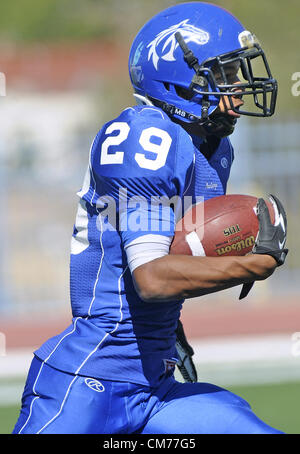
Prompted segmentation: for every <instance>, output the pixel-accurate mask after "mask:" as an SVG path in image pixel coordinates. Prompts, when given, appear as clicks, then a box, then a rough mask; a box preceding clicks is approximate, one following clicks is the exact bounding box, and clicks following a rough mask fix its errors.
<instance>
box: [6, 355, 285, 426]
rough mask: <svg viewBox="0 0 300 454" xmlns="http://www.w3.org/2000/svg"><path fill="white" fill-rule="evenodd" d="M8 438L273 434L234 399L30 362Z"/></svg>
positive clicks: (216, 390) (193, 387)
mask: <svg viewBox="0 0 300 454" xmlns="http://www.w3.org/2000/svg"><path fill="white" fill-rule="evenodd" d="M13 433H14V434H18V433H20V434H40V433H41V434H132V433H138V434H277V433H282V432H280V431H278V430H275V429H273V428H272V427H270V426H268V425H267V424H265V423H264V422H263V421H261V420H260V419H259V418H257V416H256V415H255V414H254V413H253V412H252V410H251V408H250V406H249V404H248V403H247V402H246V401H245V400H243V399H242V398H240V397H239V396H237V395H235V394H233V393H231V392H229V391H227V390H225V389H222V388H220V387H218V386H215V385H212V384H208V383H180V382H177V381H175V379H174V378H173V377H166V379H165V381H164V382H163V383H162V385H161V386H160V387H159V388H150V387H147V386H142V385H138V384H133V383H123V382H117V381H107V380H98V379H93V378H92V377H82V376H79V375H72V374H68V373H65V372H62V371H59V370H57V369H54V368H52V367H50V366H49V365H47V364H45V363H43V362H42V361H41V360H39V359H38V358H36V357H35V358H34V359H33V361H32V364H31V367H30V370H29V373H28V377H27V381H26V384H25V388H24V392H23V397H22V408H21V411H20V416H19V419H18V421H17V423H16V426H15V428H14V431H13Z"/></svg>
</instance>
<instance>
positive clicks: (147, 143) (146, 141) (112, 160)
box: [100, 122, 172, 170]
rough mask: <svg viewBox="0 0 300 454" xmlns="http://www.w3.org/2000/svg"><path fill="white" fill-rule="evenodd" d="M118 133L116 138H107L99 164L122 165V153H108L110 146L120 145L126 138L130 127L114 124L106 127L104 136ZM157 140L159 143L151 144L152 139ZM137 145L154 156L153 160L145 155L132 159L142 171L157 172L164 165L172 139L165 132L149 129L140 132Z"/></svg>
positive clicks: (119, 123)
mask: <svg viewBox="0 0 300 454" xmlns="http://www.w3.org/2000/svg"><path fill="white" fill-rule="evenodd" d="M115 131H119V134H118V135H116V136H110V137H107V139H105V140H104V142H103V143H102V147H101V158H100V164H101V165H102V164H123V160H124V152H123V151H115V152H110V153H108V149H109V147H110V146H111V145H121V143H123V142H125V140H126V139H127V137H128V134H129V131H130V127H129V125H128V123H125V122H115V123H112V124H111V125H109V126H108V128H107V129H106V131H105V134H112V133H113V132H115ZM154 137H155V138H158V139H159V140H160V143H159V144H157V143H153V141H151V139H152V138H154ZM139 143H140V145H141V146H142V148H143V150H144V151H150V152H152V153H154V154H155V155H156V158H155V159H149V158H147V157H146V155H145V153H136V154H135V156H134V159H135V160H136V162H137V163H138V165H139V166H140V167H142V168H143V169H150V170H158V169H160V168H161V167H163V166H164V165H165V163H166V160H167V156H168V153H169V151H170V147H171V144H172V138H171V136H170V134H169V133H168V132H167V131H164V130H163V129H159V128H155V127H151V128H146V129H144V130H143V131H142V133H141V136H140V139H139Z"/></svg>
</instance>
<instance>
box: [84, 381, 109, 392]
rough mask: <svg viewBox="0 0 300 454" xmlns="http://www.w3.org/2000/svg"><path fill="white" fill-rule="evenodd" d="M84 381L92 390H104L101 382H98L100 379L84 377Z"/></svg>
mask: <svg viewBox="0 0 300 454" xmlns="http://www.w3.org/2000/svg"><path fill="white" fill-rule="evenodd" d="M84 382H85V384H86V385H87V386H88V387H89V388H91V389H92V390H93V391H96V392H97V393H103V391H105V388H104V386H103V385H102V383H100V381H98V380H95V379H94V378H86V379H85V380H84Z"/></svg>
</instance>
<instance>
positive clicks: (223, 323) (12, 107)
mask: <svg viewBox="0 0 300 454" xmlns="http://www.w3.org/2000/svg"><path fill="white" fill-rule="evenodd" d="M175 3H180V2H178V1H175V0H173V1H169V0H151V2H149V1H147V0H108V1H107V0H84V1H83V0H43V1H42V2H41V1H39V0H18V1H16V0H12V1H10V2H1V5H0V72H1V73H2V76H1V77H2V78H1V80H2V81H3V80H4V78H5V79H6V96H4V94H5V92H4V89H3V85H2V89H1V90H0V95H1V99H0V225H1V238H0V317H1V324H0V331H1V333H0V433H10V432H11V430H12V428H13V425H14V423H15V421H16V418H17V415H18V411H19V402H20V397H21V393H22V389H23V386H24V380H25V377H26V374H27V370H28V366H29V363H30V360H31V356H32V351H33V350H34V349H35V348H36V347H37V346H39V345H40V343H41V342H43V341H44V340H46V339H47V338H48V337H50V336H52V335H54V334H56V333H58V332H59V331H60V330H61V329H63V328H65V327H66V326H67V324H69V321H70V318H71V313H70V307H69V288H68V284H69V274H68V273H69V270H68V264H69V246H70V238H71V233H72V229H73V222H74V216H75V212H76V205H77V197H76V192H77V190H78V189H79V188H80V186H81V183H82V179H83V176H84V172H85V168H86V165H87V158H88V151H89V148H90V144H91V142H92V139H93V137H94V135H95V134H96V132H97V131H98V129H99V128H100V126H101V125H102V124H103V122H105V121H107V120H109V119H111V118H112V116H113V115H117V114H118V113H119V111H120V110H121V109H123V108H125V107H127V106H129V105H131V104H132V102H133V98H132V94H131V93H132V91H131V86H130V83H129V78H128V75H127V55H128V51H129V48H130V44H131V41H132V39H133V37H134V36H135V34H136V32H137V30H138V29H139V28H140V27H141V26H142V25H143V23H144V22H145V21H146V20H147V19H148V18H150V17H151V16H152V15H153V14H155V13H156V12H158V11H160V10H161V9H163V8H165V7H168V6H171V5H172V4H175ZM215 3H217V4H219V5H221V6H223V7H225V8H228V9H229V10H231V12H233V13H234V14H236V15H237V16H238V17H239V18H240V20H241V21H242V22H243V23H244V24H245V25H246V27H247V28H248V29H250V30H253V31H254V32H255V33H256V35H257V36H258V37H259V39H260V40H261V41H262V43H263V47H264V49H265V51H266V53H267V56H268V59H269V63H270V65H271V69H272V71H273V74H274V75H275V77H276V78H277V79H278V81H279V99H278V107H277V113H276V115H275V116H274V117H273V118H272V119H265V120H261V121H258V122H257V121H255V120H249V119H247V118H242V119H241V120H240V121H239V127H238V128H237V130H236V132H235V133H234V135H233V138H232V139H233V143H234V146H235V156H236V158H235V164H234V167H233V171H232V177H231V183H230V187H229V192H232V193H238V192H240V193H248V194H253V195H257V196H264V197H265V196H266V195H267V194H269V193H274V194H277V195H278V196H279V197H280V198H281V199H282V201H283V202H284V204H285V205H286V208H287V211H288V215H289V232H290V233H289V247H290V253H289V256H288V260H287V265H286V266H285V267H284V269H280V270H278V271H277V272H276V273H275V275H273V277H272V278H270V279H269V280H268V281H267V282H261V283H257V284H256V285H255V287H254V290H253V291H252V292H251V294H250V295H249V297H248V298H247V300H244V301H243V302H239V301H238V295H239V290H240V289H234V290H231V291H226V292H223V293H222V294H219V295H211V296H209V297H205V298H201V301H197V300H191V301H187V302H186V303H185V306H184V310H183V314H182V318H183V321H184V324H185V329H186V332H187V334H188V336H189V338H190V340H191V343H192V345H193V347H194V350H195V361H196V363H197V367H198V371H199V380H204V381H210V382H214V383H216V384H219V385H221V386H226V387H228V388H230V389H232V390H234V391H237V392H238V393H239V394H240V395H241V396H242V397H244V398H246V399H248V400H249V401H250V403H251V404H252V406H253V408H254V409H255V410H256V412H257V414H258V415H259V416H261V417H262V418H264V419H265V420H266V421H267V422H269V423H270V424H273V425H275V426H276V427H278V428H279V429H281V430H284V431H286V432H288V433H300V420H299V417H298V408H299V404H300V305H299V300H300V275H299V270H300V240H299V219H300V218H299V204H300V203H299V200H300V199H299V198H300V127H299V119H300V98H299V97H298V96H297V95H298V94H300V89H299V93H298V92H297V86H296V85H295V84H296V80H297V72H300V54H299V36H298V21H299V17H300V3H299V2H298V1H297V0H287V1H285V2H274V1H272V0H264V1H263V2H261V1H259V0H253V1H252V2H241V1H237V0H218V1H215ZM3 75H4V76H3ZM298 76H299V77H300V74H299V75H298ZM293 78H294V80H293Z"/></svg>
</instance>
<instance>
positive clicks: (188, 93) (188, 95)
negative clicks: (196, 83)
mask: <svg viewBox="0 0 300 454" xmlns="http://www.w3.org/2000/svg"><path fill="white" fill-rule="evenodd" d="M174 87H175V91H176V94H177V95H178V96H180V97H181V98H183V99H186V100H187V101H190V100H191V99H192V97H193V96H194V93H193V91H192V90H189V89H188V88H183V87H180V86H179V85H174Z"/></svg>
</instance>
